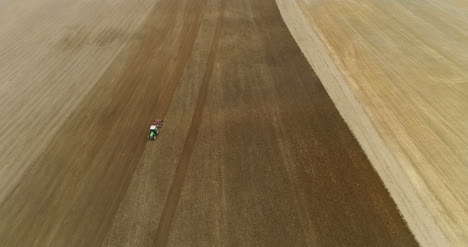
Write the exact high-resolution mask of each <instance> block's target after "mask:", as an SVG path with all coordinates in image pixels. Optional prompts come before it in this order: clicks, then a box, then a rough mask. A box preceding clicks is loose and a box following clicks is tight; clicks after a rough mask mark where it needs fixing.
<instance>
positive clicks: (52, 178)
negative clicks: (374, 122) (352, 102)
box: [0, 0, 417, 246]
mask: <svg viewBox="0 0 468 247" xmlns="http://www.w3.org/2000/svg"><path fill="white" fill-rule="evenodd" d="M0 75H1V81H0V96H1V97H0V102H1V105H0V114H1V115H0V133H1V134H0V135H1V136H0V139H1V142H0V186H1V190H0V219H1V220H0V241H1V242H0V245H1V246H166V245H168V246H415V245H417V244H416V242H415V240H414V237H413V236H412V235H411V233H410V232H409V230H408V228H407V226H406V225H405V223H404V221H403V219H402V218H401V216H400V215H399V212H398V210H397V208H396V206H395V204H394V202H393V200H392V199H391V198H390V197H389V194H388V192H387V191H386V190H385V188H384V186H383V184H382V182H381V180H380V179H379V177H378V176H377V174H376V173H375V171H374V170H373V168H372V166H371V165H370V163H369V161H368V160H367V158H366V156H365V155H364V153H363V151H362V149H361V148H360V147H359V145H358V143H357V141H356V140H355V139H354V137H353V136H352V134H351V132H350V130H349V129H348V127H347V126H346V124H345V123H344V121H343V120H342V119H341V117H340V115H339V113H338V112H337V110H336V109H335V107H334V105H333V103H332V101H331V100H330V98H329V97H328V95H327V94H326V92H325V90H324V88H323V86H322V84H321V83H320V81H319V80H318V78H317V77H316V76H315V74H314V72H313V71H312V69H311V68H310V66H309V64H308V62H307V61H306V59H305V58H304V56H303V55H302V53H301V51H300V50H299V48H298V47H297V45H296V43H295V41H294V40H293V38H292V37H291V35H290V33H289V31H288V29H287V28H286V26H285V24H284V23H283V21H282V19H281V16H280V14H279V11H278V9H277V6H276V3H275V1H274V0H268V1H267V0H265V1H249V0H196V1H195V0H115V1H91V0H80V1H72V0H43V1H40V2H38V1H34V0H21V1H11V0H10V1H2V2H1V3H0ZM155 118H164V120H165V126H164V127H163V129H162V130H161V134H160V136H159V137H158V140H156V141H154V142H148V141H147V140H146V133H147V128H148V125H149V123H150V122H151V120H152V119H155Z"/></svg>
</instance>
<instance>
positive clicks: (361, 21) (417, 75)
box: [277, 0, 468, 246]
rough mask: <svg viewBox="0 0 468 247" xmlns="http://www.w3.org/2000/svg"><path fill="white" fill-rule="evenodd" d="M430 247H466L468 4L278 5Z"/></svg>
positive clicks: (319, 1)
mask: <svg viewBox="0 0 468 247" xmlns="http://www.w3.org/2000/svg"><path fill="white" fill-rule="evenodd" d="M277 2H278V5H279V9H280V10H281V13H282V16H283V17H284V19H285V21H286V23H287V24H288V27H289V28H290V29H291V32H292V34H293V36H294V37H295V39H296V40H297V41H298V43H299V45H300V47H301V48H302V50H303V52H304V54H305V55H306V57H307V59H308V61H309V62H310V63H311V65H312V67H313V68H314V69H315V71H316V72H317V74H318V76H319V77H320V78H321V80H322V82H323V85H324V86H325V88H326V89H327V92H329V94H330V96H331V98H332V99H333V101H334V102H335V103H336V105H337V108H338V110H339V111H340V113H341V114H342V116H343V117H344V119H345V120H346V122H347V123H348V124H349V126H350V128H351V129H352V131H353V132H354V133H355V134H356V137H357V139H358V140H359V142H360V143H361V144H362V146H363V148H364V150H365V151H366V154H367V155H368V156H369V159H370V160H371V162H372V164H373V165H374V167H375V169H376V170H377V171H378V173H379V175H380V176H381V177H382V179H383V181H384V183H385V185H386V186H387V188H388V189H389V191H390V193H391V195H392V197H393V198H394V199H395V201H396V203H397V205H398V207H399V208H400V210H401V212H402V214H403V216H404V218H405V220H407V222H408V224H409V227H410V229H411V230H412V232H413V233H414V234H415V236H416V238H417V239H418V241H419V242H420V243H421V244H422V245H424V246H468V192H467V191H468V28H467V27H468V3H467V2H466V1H459V0H421V1H405V0H394V1H383V0H363V1H341V0H291V1H289V0H277Z"/></svg>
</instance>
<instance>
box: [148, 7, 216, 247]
mask: <svg viewBox="0 0 468 247" xmlns="http://www.w3.org/2000/svg"><path fill="white" fill-rule="evenodd" d="M224 8H225V1H224V0H223V1H222V2H221V6H220V10H219V11H220V13H219V15H218V20H217V24H216V30H215V33H214V35H213V40H212V43H211V48H210V53H209V55H208V60H207V65H206V70H205V73H204V74H203V78H202V82H201V83H202V84H201V87H200V91H199V95H198V100H197V105H196V106H195V111H194V114H193V116H192V122H191V125H190V128H189V132H188V135H187V137H186V139H185V144H184V148H183V151H182V154H181V159H180V160H179V163H178V164H177V168H176V171H175V175H174V179H173V182H172V185H171V189H170V190H169V195H168V197H167V199H166V203H165V205H164V210H163V212H162V215H161V219H160V221H159V225H158V229H157V231H156V237H155V241H154V245H155V246H166V245H167V241H168V239H169V234H170V228H171V223H172V219H173V218H174V215H175V212H176V210H177V205H178V203H179V199H180V194H181V191H182V187H183V185H184V180H185V177H186V174H187V169H188V167H189V164H190V157H191V155H192V152H193V149H194V147H195V142H196V140H197V136H198V129H199V127H200V123H201V118H202V115H203V108H204V106H205V102H206V98H207V96H208V88H209V82H210V80H211V77H212V74H213V69H214V63H215V60H216V55H217V51H218V45H219V41H220V37H221V31H222V26H223V18H224Z"/></svg>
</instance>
